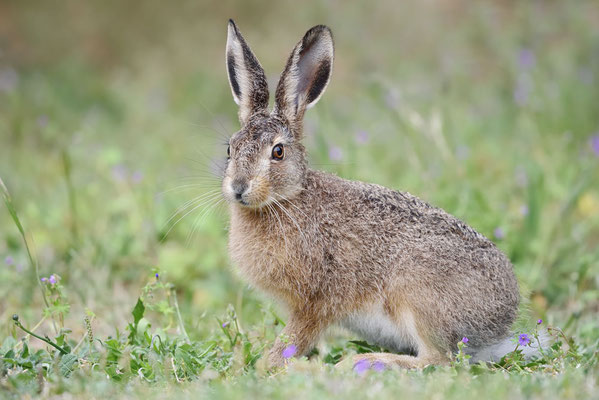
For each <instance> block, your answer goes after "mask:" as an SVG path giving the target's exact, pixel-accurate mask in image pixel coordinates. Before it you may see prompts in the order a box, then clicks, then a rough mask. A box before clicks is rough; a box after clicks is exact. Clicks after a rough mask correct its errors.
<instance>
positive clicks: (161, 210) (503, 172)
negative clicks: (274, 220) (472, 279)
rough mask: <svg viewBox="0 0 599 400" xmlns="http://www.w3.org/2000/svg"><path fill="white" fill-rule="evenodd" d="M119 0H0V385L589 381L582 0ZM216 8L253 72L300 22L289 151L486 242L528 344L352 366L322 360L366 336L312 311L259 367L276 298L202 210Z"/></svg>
mask: <svg viewBox="0 0 599 400" xmlns="http://www.w3.org/2000/svg"><path fill="white" fill-rule="evenodd" d="M127 7H128V6H125V5H123V4H121V3H114V4H112V3H110V4H108V3H107V4H105V5H103V6H102V8H99V7H98V6H94V5H92V4H91V3H90V4H85V5H80V4H79V2H76V1H67V2H64V3H62V5H61V6H56V5H51V4H49V3H47V4H46V3H44V4H42V3H40V4H36V5H31V4H26V3H23V2H18V3H16V2H15V3H6V4H3V5H1V6H0V15H5V16H7V18H8V21H11V23H10V24H8V23H7V24H1V23H0V26H3V29H2V30H0V49H1V50H2V53H1V57H0V178H1V179H2V181H0V182H2V183H1V184H0V189H1V191H2V196H3V199H4V203H5V205H6V206H7V207H5V208H6V210H7V212H4V211H2V212H0V263H1V264H2V265H1V267H0V357H1V358H0V360H1V361H0V397H8V398H10V397H13V398H18V397H24V396H30V397H52V396H61V395H64V396H65V397H66V396H68V395H72V396H76V397H81V398H94V397H108V396H114V397H146V398H162V397H165V396H167V395H168V396H169V397H173V398H186V397H197V396H199V395H205V396H209V397H215V398H248V397H272V398H289V397H302V398H304V397H307V398H333V397H340V396H348V397H374V396H377V397H381V396H385V397H390V396H397V395H398V394H403V395H405V396H407V397H410V398H412V397H413V398H430V397H433V396H435V397H443V398H460V399H464V398H477V397H481V396H484V397H489V398H504V397H508V396H509V397H510V398H512V397H513V398H560V399H561V398H584V397H593V395H594V393H596V391H597V390H598V389H599V388H598V386H599V385H598V382H597V379H598V376H599V374H598V372H599V367H598V345H599V322H598V321H597V310H598V309H599V281H598V280H597V276H599V250H598V249H599V246H598V244H599V189H598V188H599V173H598V171H599V149H597V147H599V145H597V144H595V143H596V142H598V141H599V138H598V137H599V136H598V135H599V114H598V113H597V104H599V90H597V82H599V58H598V57H597V51H596V49H597V48H598V46H599V36H598V35H597V32H599V23H598V22H597V21H598V20H599V8H598V7H597V6H596V4H594V2H591V1H588V2H587V1H581V2H577V3H576V4H565V3H564V4H562V3H560V2H554V3H542V4H541V3H524V2H522V3H505V4H504V3H502V4H496V5H483V4H479V5H473V4H471V3H466V2H464V3H462V2H452V3H449V2H448V3H443V4H441V3H439V4H433V3H430V4H429V3H424V2H408V3H406V4H405V6H404V7H401V9H400V8H398V7H397V6H396V5H395V3H394V2H391V1H388V2H387V1H383V2H380V3H377V4H376V5H373V6H372V7H370V8H369V9H368V13H367V14H366V13H365V12H364V10H362V9H361V8H360V6H359V5H358V4H352V5H343V6H342V5H339V4H336V3H333V2H324V1H323V2H320V1H316V2H313V3H312V5H311V6H310V7H306V8H304V9H302V10H296V7H295V5H294V4H293V3H291V2H286V1H283V2H277V3H276V4H274V5H272V4H271V5H268V7H266V6H265V5H263V4H260V2H256V4H253V5H252V6H249V5H247V4H246V3H242V4H235V3H234V2H230V1H225V2H222V1H221V2H214V3H213V4H210V5H208V3H206V4H200V3H199V2H192V1H189V2H185V1H184V2H181V3H180V5H179V7H177V8H174V7H169V6H166V5H164V4H163V3H160V2H147V3H145V5H144V7H139V9H136V10H135V15H137V16H138V17H139V18H137V19H134V20H132V19H131V18H129V16H130V15H132V14H131V13H132V11H131V10H129V9H128V8H127ZM69 15H77V18H76V20H77V21H78V22H77V23H75V22H72V19H69V20H67V19H65V18H66V16H69ZM42 17H43V18H42ZM229 17H234V18H235V19H236V21H237V23H238V25H239V27H240V29H241V30H242V32H243V33H244V35H245V37H246V39H247V40H248V41H249V43H250V45H252V47H253V49H254V51H255V53H256V54H257V56H258V58H259V59H260V60H261V61H262V64H263V66H264V67H265V69H266V71H267V75H268V76H269V79H271V78H273V79H274V80H275V81H276V77H277V76H276V74H277V73H278V72H279V71H280V70H281V69H282V66H283V62H284V59H285V57H286V56H287V54H288V51H290V49H291V47H292V46H293V44H294V43H295V41H297V40H298V39H299V38H300V37H301V35H302V34H303V32H304V31H305V30H306V29H307V28H309V27H310V26H311V25H313V24H316V23H326V24H329V25H330V26H331V27H332V29H333V33H334V34H335V39H336V64H335V72H334V75H333V80H332V83H331V86H330V88H329V89H328V91H327V93H326V94H325V95H324V96H323V98H322V99H321V101H320V102H319V104H318V105H317V106H316V107H315V108H313V109H311V110H309V111H308V113H307V116H306V146H307V148H308V151H309V154H310V161H311V164H312V165H313V166H314V167H316V168H319V169H325V170H328V171H332V172H335V173H338V174H339V175H341V176H343V177H347V178H352V179H360V180H365V181H369V182H376V183H379V184H383V185H385V186H388V187H392V188H396V189H400V190H405V191H410V192H411V193H413V194H416V195H418V196H419V197H421V198H424V199H425V200H427V201H429V202H430V203H433V204H434V205H437V206H440V207H442V208H444V209H445V210H447V211H448V212H450V213H452V214H454V215H456V216H458V217H459V218H461V219H463V220H465V221H466V222H468V223H469V224H470V225H471V226H473V227H474V228H476V229H477V230H478V231H480V232H481V233H483V234H485V235H486V236H488V237H490V238H492V239H493V240H494V241H495V242H496V243H497V245H498V246H499V247H500V248H501V249H502V250H503V251H505V252H506V254H508V256H509V257H510V258H511V260H512V261H513V263H514V268H515V271H516V274H517V275H518V278H519V281H520V285H521V291H522V299H523V305H522V310H521V318H520V320H519V321H518V322H517V324H516V326H515V327H514V334H515V335H516V334H519V333H523V332H524V333H527V334H529V335H532V336H534V334H535V332H536V331H537V329H539V327H538V326H537V325H536V321H537V319H539V318H542V319H543V321H544V322H543V324H542V325H540V327H541V328H545V327H547V326H550V327H552V328H554V329H553V330H552V331H551V332H552V333H553V335H554V344H553V347H551V348H549V349H547V352H546V353H545V354H544V356H543V357H541V358H540V359H538V360H536V361H535V362H532V363H528V362H526V361H524V360H522V359H521V358H520V357H519V353H518V351H516V352H514V353H512V354H511V355H509V357H507V358H506V359H505V360H503V362H501V363H498V364H494V365H470V364H469V362H468V360H467V359H465V358H464V357H463V354H458V355H457V356H456V358H455V360H454V362H453V363H452V365H450V366H447V367H429V368H426V369H424V370H422V371H384V372H376V371H368V372H366V373H364V374H357V373H356V372H355V371H352V370H351V368H347V369H335V368H334V367H333V364H335V363H336V362H337V361H339V360H340V359H343V358H346V357H347V356H349V355H351V354H353V353H356V352H364V351H371V350H372V347H371V346H370V345H369V344H367V343H364V342H361V341H359V338H357V337H355V336H352V335H351V334H348V333H347V332H344V331H340V330H335V329H334V330H331V331H330V332H329V333H327V335H326V337H325V338H323V341H322V342H321V344H320V345H319V347H318V350H317V351H315V352H313V354H312V355H311V356H310V358H309V360H308V359H300V360H294V361H293V362H292V363H291V364H290V365H289V366H288V368H286V369H284V370H282V371H277V372H275V373H272V374H271V373H269V372H268V371H266V369H265V366H264V359H263V357H262V356H263V354H265V352H266V351H268V348H269V346H270V345H271V344H272V342H273V340H274V338H275V337H276V335H277V334H278V332H279V331H280V329H281V327H282V326H283V324H284V322H285V321H286V315H285V311H284V310H282V309H280V308H279V307H278V306H277V305H276V304H274V303H272V301H271V300H270V299H266V298H264V297H263V296H262V295H261V294H260V293H258V292H256V291H254V290H252V289H250V288H248V287H247V286H246V284H245V283H244V282H243V281H241V280H240V279H239V278H238V277H237V275H236V272H235V271H236V270H235V267H234V266H232V265H230V262H229V260H228V257H227V248H226V237H227V232H226V226H227V211H226V208H225V207H222V206H219V207H214V208H210V207H211V205H212V204H214V203H215V202H216V201H218V195H217V194H216V193H217V192H216V191H217V190H218V185H219V183H218V178H217V177H215V176H214V175H213V174H212V171H214V169H215V168H214V167H213V164H214V163H215V162H218V159H219V158H220V157H221V155H222V156H224V154H225V152H226V145H225V142H226V139H227V137H228V136H229V135H230V134H231V132H234V131H235V130H236V129H237V121H236V109H235V105H234V103H233V101H232V99H231V96H230V90H229V88H228V83H227V80H226V74H225V70H224V65H223V64H224V63H223V62H222V61H223V60H222V59H223V57H222V53H223V51H224V43H225V33H226V20H227V18H229ZM0 21H1V19H0ZM358 27H359V28H358ZM198 38H202V40H201V42H202V44H201V46H200V45H199V42H200V40H199V39H198ZM206 38H210V39H209V40H208V39H206ZM193 199H196V202H193V201H192V202H191V203H187V204H188V205H191V206H193V205H196V204H198V205H200V207H198V209H196V210H195V211H194V212H192V213H190V214H189V215H186V216H185V217H184V218H181V217H182V216H183V215H185V212H186V211H187V210H186V209H180V207H181V206H182V205H184V204H185V203H186V202H188V201H190V200H193ZM176 221H178V222H177V223H176V224H175V222H176ZM167 233H168V234H167ZM156 274H158V275H156ZM42 278H45V281H43V282H42ZM52 282H55V283H52ZM13 314H17V315H18V321H15V320H13ZM16 322H18V324H17V323H16ZM18 325H20V326H18ZM21 327H22V328H24V329H26V330H27V331H29V332H30V333H31V334H30V333H28V332H26V331H24V330H23V329H22V328H21ZM32 334H33V335H32ZM34 335H37V336H38V337H35V336H34ZM48 342H51V344H50V343H48ZM514 347H515V348H516V345H515V346H514Z"/></svg>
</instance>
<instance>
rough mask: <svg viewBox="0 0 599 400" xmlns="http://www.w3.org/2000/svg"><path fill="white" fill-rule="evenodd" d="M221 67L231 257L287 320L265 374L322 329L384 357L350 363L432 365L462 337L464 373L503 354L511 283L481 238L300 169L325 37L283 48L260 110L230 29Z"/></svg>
mask: <svg viewBox="0 0 599 400" xmlns="http://www.w3.org/2000/svg"><path fill="white" fill-rule="evenodd" d="M226 66H227V72H228V78H229V83H230V86H231V91H232V94H233V99H234V100H235V102H236V103H237V104H238V105H239V121H240V123H241V130H240V131H238V132H237V133H235V134H234V135H233V136H232V137H231V139H230V141H229V148H228V150H227V152H228V158H227V164H226V166H225V171H224V177H223V180H222V192H223V195H224V197H225V199H226V200H227V201H228V203H229V206H230V218H231V220H230V231H229V252H230V257H231V259H232V261H233V262H234V264H236V265H237V266H238V268H239V269H240V270H241V273H242V275H243V276H244V277H245V278H246V279H247V280H248V281H249V282H250V284H251V285H252V286H254V287H257V288H259V289H261V290H263V291H264V292H266V293H267V294H269V295H270V296H272V297H274V298H275V299H276V300H278V301H280V302H281V303H283V305H284V306H285V307H286V308H287V309H288V310H289V314H290V316H289V321H288V323H287V325H286V326H285V328H284V329H283V332H282V335H281V336H282V338H279V339H277V341H276V342H275V344H274V347H273V348H272V350H271V351H270V353H269V363H270V365H271V366H273V367H276V366H281V365H283V364H284V363H285V362H286V359H285V358H284V357H283V350H284V349H285V348H286V347H287V346H290V345H291V344H292V345H294V346H295V349H296V356H301V355H305V354H306V353H307V352H309V351H310V350H311V348H312V347H313V346H314V345H316V343H317V341H318V338H319V336H320V335H321V333H322V332H323V331H324V330H325V329H326V328H327V327H328V326H330V325H332V324H340V325H342V326H344V327H346V328H348V329H350V330H351V331H353V332H355V333H356V334H357V335H359V336H361V337H362V338H364V339H366V340H368V341H369V342H371V343H374V344H377V345H379V346H381V347H383V348H385V349H388V350H390V351H392V352H393V353H371V354H359V355H356V356H355V357H354V358H353V361H354V362H358V361H361V360H366V362H375V361H377V362H382V363H383V364H385V365H387V366H399V367H404V368H418V367H423V366H426V365H429V364H436V365H439V364H444V363H447V362H448V361H449V359H450V355H451V353H452V352H455V351H456V350H457V343H458V341H460V340H461V339H462V338H463V337H467V338H468V339H469V343H468V347H467V349H468V351H470V352H471V353H472V354H473V358H474V360H477V359H481V358H485V359H488V360H494V359H497V358H498V357H501V356H502V355H503V354H505V353H507V352H508V351H509V350H504V349H505V348H506V345H507V346H510V347H512V348H513V346H512V345H511V344H510V342H509V339H508V336H509V329H510V326H511V324H512V322H513V321H514V319H515V317H516V314H517V309H518V303H519V291H518V283H517V281H516V278H515V276H514V272H513V268H512V265H511V263H510V261H509V260H508V258H507V257H506V256H505V255H504V254H503V253H502V252H501V251H500V250H499V249H497V247H495V245H494V244H493V243H492V242H491V241H490V240H489V239H487V238H486V237H484V236H483V235H481V234H479V233H477V232H476V231H475V230H474V229H472V228H470V227H469V226H468V225H466V224H465V223H463V222H461V221H460V220H458V219H457V218H455V217H453V216H451V215H449V214H448V213H446V212H445V211H443V210H441V209H439V208H435V207H432V206H430V205H429V204H427V203H426V202H424V201H422V200H420V199H419V198H417V197H415V196H413V195H411V194H409V193H402V192H398V191H395V190H391V189H387V188H385V187H382V186H379V185H376V184H368V183H362V182H354V181H349V180H345V179H341V178H339V177H337V176H335V175H332V174H330V173H325V172H321V171H316V170H313V169H310V168H309V167H308V165H307V161H306V151H305V148H304V146H303V145H302V120H303V117H304V113H305V111H306V110H307V109H308V108H310V107H312V106H313V105H314V104H316V102H317V101H318V100H319V99H320V97H321V95H322V94H323V92H324V90H325V88H326V87H327V85H328V83H329V81H330V79H331V72H332V69H333V38H332V34H331V30H330V29H329V28H328V27H326V26H323V25H318V26H315V27H313V28H311V29H310V30H308V32H306V34H305V35H304V37H303V38H302V39H301V41H300V42H299V43H298V44H297V45H296V46H295V47H294V49H293V51H292V52H291V56H290V57H289V59H288V61H287V64H286V66H285V69H284V71H283V73H282V74H281V77H280V80H279V83H278V85H277V88H276V92H275V102H274V107H273V110H272V111H269V110H268V101H269V91H268V85H267V81H266V76H265V74H264V70H263V69H262V67H261V65H260V63H259V62H258V60H257V59H256V57H255V56H254V54H253V53H252V51H251V50H250V47H249V46H248V44H247V43H246V41H245V40H244V38H243V36H241V33H240V31H239V29H238V28H237V26H236V25H235V23H234V22H233V21H232V20H230V21H229V25H228V38H227V45H226ZM502 351H503V354H502ZM477 355H478V356H477Z"/></svg>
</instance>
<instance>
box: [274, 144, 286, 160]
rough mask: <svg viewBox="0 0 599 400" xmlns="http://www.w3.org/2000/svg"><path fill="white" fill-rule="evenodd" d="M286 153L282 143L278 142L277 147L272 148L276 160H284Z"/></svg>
mask: <svg viewBox="0 0 599 400" xmlns="http://www.w3.org/2000/svg"><path fill="white" fill-rule="evenodd" d="M284 155H285V152H284V151H283V145H282V144H277V145H276V146H275V147H273V148H272V158H274V159H275V160H282V159H283V156H284Z"/></svg>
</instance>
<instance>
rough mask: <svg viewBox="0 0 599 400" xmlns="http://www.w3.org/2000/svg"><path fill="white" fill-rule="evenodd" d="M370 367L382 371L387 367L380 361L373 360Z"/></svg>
mask: <svg viewBox="0 0 599 400" xmlns="http://www.w3.org/2000/svg"><path fill="white" fill-rule="evenodd" d="M372 369H373V370H374V371H376V372H383V371H384V370H386V369H387V366H386V365H385V363H383V362H382V361H375V362H374V364H372Z"/></svg>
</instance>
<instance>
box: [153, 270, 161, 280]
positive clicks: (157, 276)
mask: <svg viewBox="0 0 599 400" xmlns="http://www.w3.org/2000/svg"><path fill="white" fill-rule="evenodd" d="M154 276H155V277H156V280H158V279H159V278H160V275H158V272H156V274H154Z"/></svg>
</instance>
